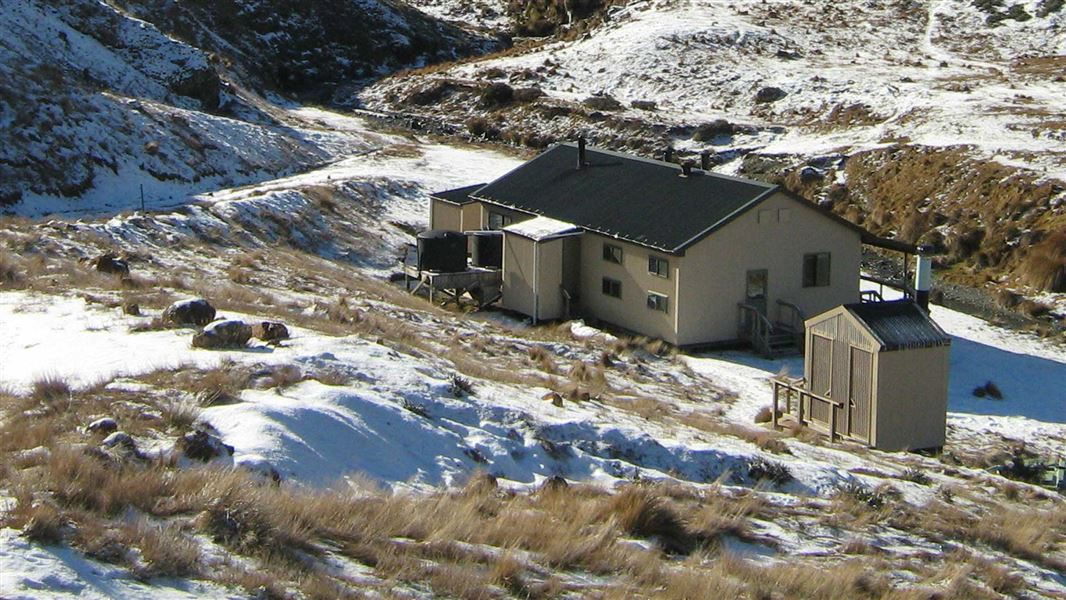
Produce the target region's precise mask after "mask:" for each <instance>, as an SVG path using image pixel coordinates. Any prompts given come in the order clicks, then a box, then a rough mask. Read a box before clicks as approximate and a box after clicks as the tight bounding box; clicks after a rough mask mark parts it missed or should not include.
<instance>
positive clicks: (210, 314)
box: [161, 298, 215, 327]
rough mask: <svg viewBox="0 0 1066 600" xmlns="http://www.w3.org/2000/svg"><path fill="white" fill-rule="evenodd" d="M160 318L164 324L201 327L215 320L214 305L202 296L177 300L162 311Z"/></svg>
mask: <svg viewBox="0 0 1066 600" xmlns="http://www.w3.org/2000/svg"><path fill="white" fill-rule="evenodd" d="M161 319H162V321H163V323H164V324H166V325H173V326H179V327H180V326H182V325H196V326H198V327H203V326H204V325H207V324H208V323H210V322H211V321H214V320H215V307H214V306H211V304H210V303H209V302H208V301H207V300H204V299H203V298H193V299H192V300H179V301H177V302H175V303H174V304H171V305H170V306H168V307H167V308H166V310H164V311H163V315H162V317H161Z"/></svg>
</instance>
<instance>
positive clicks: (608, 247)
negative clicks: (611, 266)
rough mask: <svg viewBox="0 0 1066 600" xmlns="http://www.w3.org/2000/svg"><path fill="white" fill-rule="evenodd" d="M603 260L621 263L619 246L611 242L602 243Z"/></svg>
mask: <svg viewBox="0 0 1066 600" xmlns="http://www.w3.org/2000/svg"><path fill="white" fill-rule="evenodd" d="M603 260H605V261H607V262H613V263H615V264H619V265H620V264H622V248H621V246H615V245H612V244H604V245H603Z"/></svg>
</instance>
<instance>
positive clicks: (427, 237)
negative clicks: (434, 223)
mask: <svg viewBox="0 0 1066 600" xmlns="http://www.w3.org/2000/svg"><path fill="white" fill-rule="evenodd" d="M418 268H419V270H422V271H440V272H442V273H455V272H457V271H465V270H466V236H465V235H464V234H462V233H459V232H458V231H447V230H443V229H435V230H433V231H424V232H422V233H420V234H418Z"/></svg>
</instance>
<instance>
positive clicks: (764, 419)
mask: <svg viewBox="0 0 1066 600" xmlns="http://www.w3.org/2000/svg"><path fill="white" fill-rule="evenodd" d="M773 418H774V409H773V408H771V407H769V406H764V407H762V408H760V409H759V412H757V413H755V422H756V423H769V422H770V421H773Z"/></svg>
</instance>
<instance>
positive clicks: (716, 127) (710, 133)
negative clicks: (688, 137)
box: [692, 119, 734, 142]
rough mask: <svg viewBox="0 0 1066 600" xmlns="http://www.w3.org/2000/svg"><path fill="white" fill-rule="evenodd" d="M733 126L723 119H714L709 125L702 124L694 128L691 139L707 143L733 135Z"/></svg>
mask: <svg viewBox="0 0 1066 600" xmlns="http://www.w3.org/2000/svg"><path fill="white" fill-rule="evenodd" d="M733 132H734V128H733V124H732V123H730V122H729V121H726V120H725V119H715V120H713V121H711V122H710V123H704V124H702V125H700V126H699V127H697V128H696V131H695V133H693V134H692V139H694V140H696V141H697V142H708V141H710V140H713V139H714V138H716V137H718V136H723V135H733Z"/></svg>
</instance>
